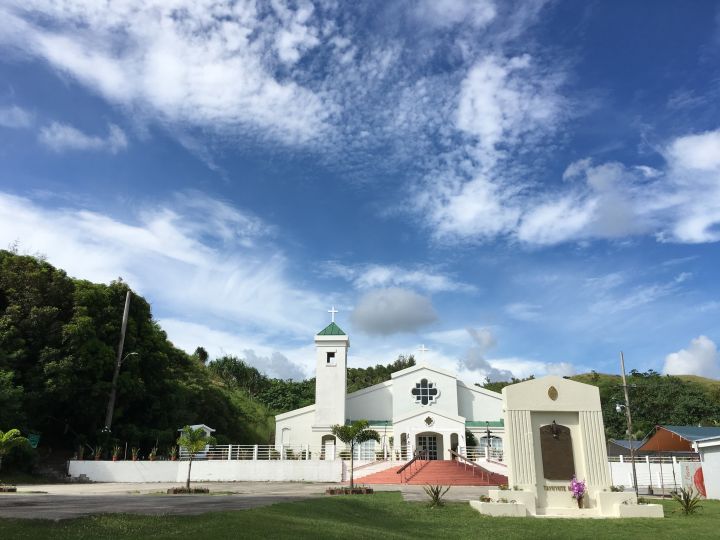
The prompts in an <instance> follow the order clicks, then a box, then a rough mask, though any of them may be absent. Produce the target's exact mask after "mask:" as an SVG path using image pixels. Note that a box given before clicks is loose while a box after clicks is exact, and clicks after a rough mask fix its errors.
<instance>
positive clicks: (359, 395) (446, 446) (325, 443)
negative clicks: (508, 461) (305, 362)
mask: <svg viewBox="0 0 720 540" xmlns="http://www.w3.org/2000/svg"><path fill="white" fill-rule="evenodd" d="M333 319H334V313H333ZM349 347H350V339H349V337H348V336H347V334H345V332H343V331H342V329H341V328H340V327H339V326H338V325H337V324H336V323H335V322H334V320H333V322H332V323H330V324H329V325H328V326H327V327H326V328H325V329H323V330H322V331H321V332H319V333H318V334H317V335H316V336H315V348H316V371H315V403H314V404H313V405H309V406H307V407H303V408H301V409H295V410H293V411H289V412H286V413H283V414H279V415H277V416H276V417H275V428H276V430H275V445H276V447H280V446H284V447H288V446H290V447H301V446H307V447H313V448H318V447H321V448H323V452H325V451H326V450H328V451H332V453H333V454H334V453H335V452H334V447H333V448H332V449H330V448H328V447H329V445H335V444H339V445H340V446H338V448H344V445H343V444H342V443H339V442H338V441H336V439H335V437H334V436H333V435H332V433H331V428H332V426H333V425H336V424H341V425H342V424H346V423H349V422H353V421H355V420H367V421H368V422H369V423H370V427H371V428H373V429H375V430H376V431H377V432H378V433H379V434H380V439H381V442H380V443H375V442H374V441H369V443H365V444H366V445H370V446H369V447H368V446H366V447H365V448H364V450H365V453H367V452H368V451H371V452H388V451H389V449H390V448H391V447H392V448H394V449H396V450H395V452H396V453H397V452H402V455H401V456H399V457H402V458H406V457H407V456H412V453H413V452H414V451H415V450H421V451H426V452H427V454H428V457H429V458H430V459H440V460H443V459H450V457H451V456H450V453H449V450H451V449H452V450H455V451H458V452H460V453H462V454H464V453H465V451H466V448H467V441H466V436H465V435H466V431H469V432H471V433H472V434H473V435H474V436H475V438H476V439H477V443H476V444H477V445H478V446H480V447H488V446H489V447H490V448H492V450H493V453H499V452H502V444H503V438H504V435H505V428H504V421H503V401H502V395H501V394H499V393H497V392H491V391H489V390H485V389H483V388H480V387H478V386H475V385H472V384H465V383H464V382H462V381H460V380H458V378H457V376H456V375H455V374H454V373H451V372H449V371H446V370H444V369H439V368H437V367H433V366H430V365H427V364H425V363H423V362H422V359H421V362H420V363H419V364H418V365H415V366H412V367H409V368H406V369H403V370H401V371H397V372H395V373H393V374H392V376H391V380H389V381H386V382H383V383H380V384H376V385H374V386H371V387H369V388H364V389H362V390H358V391H357V392H352V393H350V394H348V393H347V353H348V348H349ZM488 442H489V444H488ZM396 455H397V454H396Z"/></svg>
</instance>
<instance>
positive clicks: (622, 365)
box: [620, 351, 639, 497]
mask: <svg viewBox="0 0 720 540" xmlns="http://www.w3.org/2000/svg"><path fill="white" fill-rule="evenodd" d="M620 368H621V370H622V387H623V391H624V392H625V418H626V419H627V432H628V438H629V441H630V461H631V463H632V474H633V487H634V488H635V497H638V495H639V494H638V483H637V472H636V470H635V445H634V444H633V428H632V415H631V414H630V394H629V393H628V385H627V381H626V380H625V355H624V354H623V353H622V351H620Z"/></svg>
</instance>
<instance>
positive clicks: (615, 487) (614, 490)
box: [610, 486, 625, 493]
mask: <svg viewBox="0 0 720 540" xmlns="http://www.w3.org/2000/svg"><path fill="white" fill-rule="evenodd" d="M610 491H613V492H616V493H617V492H620V491H625V486H610Z"/></svg>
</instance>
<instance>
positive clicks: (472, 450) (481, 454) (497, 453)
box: [458, 446, 503, 462]
mask: <svg viewBox="0 0 720 540" xmlns="http://www.w3.org/2000/svg"><path fill="white" fill-rule="evenodd" d="M458 453H460V454H464V455H465V456H466V457H467V458H468V459H470V460H472V461H477V460H478V459H492V460H494V461H500V462H502V461H503V450H502V448H496V447H492V446H468V447H467V448H463V447H460V448H458Z"/></svg>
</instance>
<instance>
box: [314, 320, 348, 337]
mask: <svg viewBox="0 0 720 540" xmlns="http://www.w3.org/2000/svg"><path fill="white" fill-rule="evenodd" d="M344 335H345V332H343V331H342V328H340V327H339V326H338V325H337V324H335V323H334V322H331V323H330V324H328V325H327V326H326V327H325V328H324V329H323V330H320V332H318V336H344Z"/></svg>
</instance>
